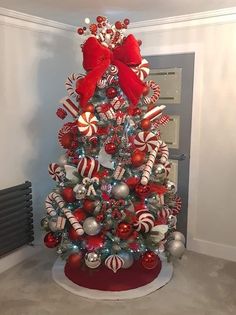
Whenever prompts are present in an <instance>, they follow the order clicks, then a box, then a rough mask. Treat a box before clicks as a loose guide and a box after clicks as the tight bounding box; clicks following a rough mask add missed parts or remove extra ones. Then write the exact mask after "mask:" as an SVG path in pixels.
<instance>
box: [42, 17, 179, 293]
mask: <svg viewBox="0 0 236 315" xmlns="http://www.w3.org/2000/svg"><path fill="white" fill-rule="evenodd" d="M128 24H129V20H128V19H125V20H124V21H123V22H121V21H117V22H116V23H115V25H111V24H110V23H109V22H108V20H107V18H105V17H101V16H98V17H97V23H93V24H90V25H89V27H88V28H86V27H83V28H79V29H78V34H80V35H83V36H88V38H87V39H86V40H85V42H84V43H83V44H82V52H83V67H84V69H85V70H86V74H75V73H73V74H71V75H70V76H69V77H68V79H67V80H66V83H65V85H66V90H67V92H68V96H67V97H65V98H63V99H62V100H61V105H62V107H61V108H59V109H58V110H57V112H56V113H57V116H58V117H59V118H61V119H64V118H65V117H66V116H67V115H68V117H70V118H72V121H69V122H67V123H65V124H64V125H63V126H62V128H61V129H60V130H59V133H58V140H59V143H60V145H61V146H62V147H63V148H64V149H66V153H65V154H64V155H63V156H61V157H60V158H59V161H58V162H57V163H51V164H50V165H49V169H48V170H49V174H50V176H51V177H52V179H53V180H55V181H56V182H57V187H56V188H55V190H54V191H53V192H51V193H50V194H49V195H48V197H47V198H46V202H45V204H46V210H47V216H46V217H45V218H43V220H42V223H41V224H42V227H43V228H44V229H45V230H46V231H47V232H48V233H47V234H46V235H45V238H44V241H45V245H46V246H47V247H49V248H52V247H56V248H57V253H58V255H60V256H61V257H62V258H64V259H65V260H66V265H65V273H66V275H67V277H68V278H70V279H71V280H72V281H74V282H75V283H78V284H79V285H82V286H85V287H89V288H96V289H101V290H113V291H114V290H118V291H119V290H127V289H129V288H133V287H138V286H141V285H144V284H146V283H149V282H151V281H152V280H153V279H154V278H155V277H157V276H158V274H159V272H160V270H161V265H162V263H161V259H160V258H159V255H160V254H162V255H163V253H166V255H167V256H168V257H171V256H175V257H181V256H182V254H183V252H184V242H185V240H184V236H183V235H182V234H181V233H179V232H176V231H175V228H176V215H177V214H178V213H179V211H180V209H181V200H180V198H179V197H178V196H177V195H176V186H175V184H174V183H173V182H171V181H170V180H169V179H168V175H169V172H170V167H171V164H170V163H169V162H168V156H169V152H168V148H167V145H166V144H165V143H164V141H162V140H161V135H160V131H159V129H158V128H159V126H161V125H165V124H167V123H168V120H169V117H168V116H167V115H164V114H163V110H164V109H165V106H164V105H157V101H158V98H159V95H160V88H159V85H158V84H157V83H155V82H154V81H153V80H148V79H147V77H148V74H149V64H148V62H147V60H145V59H142V57H141V55H140V45H141V41H137V40H136V39H135V37H134V36H133V35H128V36H125V31H126V29H127V25H128ZM92 270H93V274H92V275H94V279H95V280H92V281H91V279H93V277H91V271H92ZM127 275H131V277H129V276H128V278H129V279H128V280H127ZM104 277H105V278H106V281H105V282H104V279H105V278H104ZM88 279H89V280H88ZM132 283H133V284H132Z"/></svg>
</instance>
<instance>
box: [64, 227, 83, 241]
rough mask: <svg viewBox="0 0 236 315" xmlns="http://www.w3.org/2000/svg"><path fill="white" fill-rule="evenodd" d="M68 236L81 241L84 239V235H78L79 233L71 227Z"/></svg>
mask: <svg viewBox="0 0 236 315" xmlns="http://www.w3.org/2000/svg"><path fill="white" fill-rule="evenodd" d="M68 237H69V239H70V240H71V241H79V240H82V239H83V238H82V236H81V235H78V233H77V232H76V231H75V230H74V229H73V227H71V228H70V229H69V231H68Z"/></svg>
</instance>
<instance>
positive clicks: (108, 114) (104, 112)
mask: <svg viewBox="0 0 236 315" xmlns="http://www.w3.org/2000/svg"><path fill="white" fill-rule="evenodd" d="M96 110H97V112H98V115H99V117H100V118H101V119H103V120H105V121H106V120H108V119H114V117H115V112H114V110H113V108H112V107H111V105H110V104H102V105H99V106H97V107H96Z"/></svg>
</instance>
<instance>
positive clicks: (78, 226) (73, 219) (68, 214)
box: [63, 208, 84, 235]
mask: <svg viewBox="0 0 236 315" xmlns="http://www.w3.org/2000/svg"><path fill="white" fill-rule="evenodd" d="M63 213H64V215H65V216H66V218H67V219H68V221H69V222H70V224H71V225H72V227H73V229H74V230H75V232H76V233H77V234H78V235H83V234H84V230H83V227H82V225H81V224H80V223H79V221H78V220H77V219H76V217H75V216H74V215H73V214H72V212H71V211H70V210H69V209H67V208H63Z"/></svg>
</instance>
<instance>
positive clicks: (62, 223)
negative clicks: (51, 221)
mask: <svg viewBox="0 0 236 315" xmlns="http://www.w3.org/2000/svg"><path fill="white" fill-rule="evenodd" d="M65 225H66V218H65V217H61V216H59V217H58V218H57V221H56V228H57V230H63V229H64V227H65Z"/></svg>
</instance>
